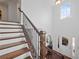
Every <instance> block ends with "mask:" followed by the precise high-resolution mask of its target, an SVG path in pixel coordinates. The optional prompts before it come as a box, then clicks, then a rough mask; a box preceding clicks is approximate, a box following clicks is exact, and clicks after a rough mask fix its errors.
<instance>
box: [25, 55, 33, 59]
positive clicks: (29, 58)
mask: <svg viewBox="0 0 79 59" xmlns="http://www.w3.org/2000/svg"><path fill="white" fill-rule="evenodd" d="M24 59H32V58H31V56H28V57H26V58H24Z"/></svg>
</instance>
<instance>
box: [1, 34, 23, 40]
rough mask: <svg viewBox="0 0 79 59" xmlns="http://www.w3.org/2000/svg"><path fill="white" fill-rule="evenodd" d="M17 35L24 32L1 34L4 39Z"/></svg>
mask: <svg viewBox="0 0 79 59" xmlns="http://www.w3.org/2000/svg"><path fill="white" fill-rule="evenodd" d="M17 36H24V33H8V34H0V39H2V38H10V37H17Z"/></svg>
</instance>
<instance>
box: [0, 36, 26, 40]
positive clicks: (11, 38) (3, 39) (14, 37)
mask: <svg viewBox="0 0 79 59" xmlns="http://www.w3.org/2000/svg"><path fill="white" fill-rule="evenodd" d="M22 37H25V36H17V37H9V38H3V39H0V41H1V40H9V39H10V40H11V39H15V38H22Z"/></svg>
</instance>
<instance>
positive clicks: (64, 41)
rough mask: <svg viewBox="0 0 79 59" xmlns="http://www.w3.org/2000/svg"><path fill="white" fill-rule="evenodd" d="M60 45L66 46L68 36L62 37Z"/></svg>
mask: <svg viewBox="0 0 79 59" xmlns="http://www.w3.org/2000/svg"><path fill="white" fill-rule="evenodd" d="M62 45H64V46H68V38H66V37H62Z"/></svg>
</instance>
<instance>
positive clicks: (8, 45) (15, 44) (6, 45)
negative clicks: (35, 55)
mask: <svg viewBox="0 0 79 59" xmlns="http://www.w3.org/2000/svg"><path fill="white" fill-rule="evenodd" d="M25 43H27V42H25V41H20V42H15V43H10V44H5V45H0V50H2V49H6V48H10V47H13V46H17V45H21V44H25Z"/></svg>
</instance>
